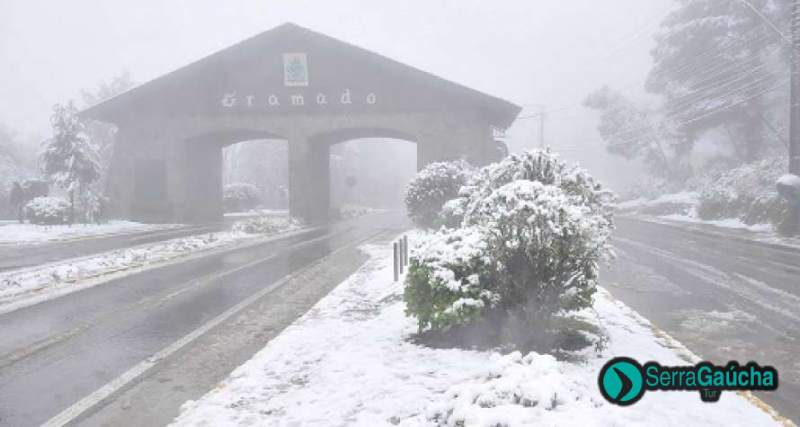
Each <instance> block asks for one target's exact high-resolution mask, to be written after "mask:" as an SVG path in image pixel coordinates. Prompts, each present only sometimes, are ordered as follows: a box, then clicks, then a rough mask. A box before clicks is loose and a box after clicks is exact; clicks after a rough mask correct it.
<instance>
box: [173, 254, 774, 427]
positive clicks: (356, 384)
mask: <svg viewBox="0 0 800 427" xmlns="http://www.w3.org/2000/svg"><path fill="white" fill-rule="evenodd" d="M363 249H364V250H365V251H366V252H367V253H368V254H369V255H370V256H371V259H370V260H369V261H368V262H367V263H366V264H365V265H364V266H363V267H362V268H361V269H360V270H359V271H358V272H357V273H355V274H354V275H352V276H351V277H350V278H348V279H347V280H346V281H344V282H343V283H342V284H341V285H339V286H338V287H337V288H336V289H335V290H334V291H333V292H331V293H330V294H329V295H328V296H326V297H325V298H324V299H323V300H321V301H320V302H319V303H318V304H317V305H315V307H314V308H312V309H311V310H310V311H309V312H308V313H307V314H306V315H304V316H303V317H302V318H300V319H299V320H298V321H296V322H295V323H294V324H293V325H292V326H290V327H289V328H287V329H286V330H285V331H284V332H283V333H282V334H281V335H280V336H278V337H277V338H275V339H274V340H273V341H271V342H270V343H269V344H268V345H267V346H266V347H265V348H264V349H263V350H261V351H260V352H259V353H257V354H256V355H255V356H254V357H253V358H252V359H251V360H250V361H248V362H247V363H245V364H244V365H242V366H240V367H239V368H237V369H236V370H235V371H234V372H233V373H232V374H231V375H230V377H229V378H228V379H227V380H225V381H224V382H223V383H221V384H220V385H219V386H218V387H216V388H215V389H214V390H212V391H211V392H209V393H208V394H206V395H205V396H204V397H202V398H201V399H200V400H199V401H196V402H191V401H190V402H187V403H186V404H185V405H184V406H183V408H182V412H181V415H180V416H179V417H178V418H177V419H176V420H175V422H174V423H173V425H176V426H222V425H252V426H255V425H259V426H261V425H280V426H292V425H297V426H300V425H302V426H306V425H321V426H328V425H364V426H377V425H402V426H417V425H436V424H437V423H440V424H444V425H459V422H463V425H467V426H473V425H476V426H484V425H486V426H489V425H498V424H499V425H511V426H515V425H539V424H543V425H581V426H584V425H631V424H634V425H772V424H775V422H774V421H773V419H772V417H771V416H770V415H769V414H767V413H765V412H763V411H762V410H760V409H758V408H757V407H756V406H754V405H753V404H751V403H749V402H748V401H747V400H746V399H745V398H743V397H741V396H739V395H737V394H734V393H730V392H723V394H722V398H721V400H720V401H719V402H718V403H716V404H707V403H702V402H701V401H700V398H699V396H698V394H697V393H686V392H671V393H647V394H645V396H644V398H643V399H642V400H641V401H639V402H638V403H636V404H635V405H634V406H631V407H624V408H623V407H617V406H614V405H611V404H609V403H607V402H606V401H605V400H604V399H603V398H602V397H601V395H600V392H599V391H598V389H597V374H598V372H599V370H600V367H601V366H602V364H603V363H604V362H605V361H607V360H608V359H609V358H610V357H613V356H622V355H624V356H630V357H634V358H637V359H639V360H643V361H646V360H657V361H660V362H662V363H663V364H686V363H687V362H688V361H693V360H695V356H693V355H692V354H691V353H690V352H689V351H688V350H686V349H685V348H683V347H682V346H681V345H680V344H679V343H677V342H675V341H674V340H672V339H671V338H669V337H667V336H666V335H664V334H663V333H660V332H658V331H655V330H654V329H653V328H652V327H651V326H650V324H649V323H648V322H647V321H646V320H645V319H643V318H641V317H640V316H638V315H637V314H636V313H635V312H633V311H632V310H631V309H629V308H628V307H626V306H625V305H624V304H622V303H620V302H618V301H616V300H614V299H613V297H611V295H610V294H609V293H608V292H606V291H605V290H602V289H601V290H600V291H599V292H598V293H597V294H596V299H595V307H594V310H587V311H586V312H584V313H583V315H585V316H586V317H587V318H588V319H591V320H592V321H593V322H595V323H596V324H598V325H600V326H601V327H602V328H603V329H604V330H605V331H606V333H607V335H608V339H609V342H608V345H607V348H606V349H605V350H604V351H603V352H602V353H601V354H594V353H593V350H587V351H586V355H587V356H588V357H587V360H586V361H585V362H580V363H569V362H562V361H557V360H555V359H554V358H553V357H551V356H548V355H539V354H535V353H534V354H530V355H527V356H525V357H522V355H520V354H518V353H512V354H510V355H505V356H501V355H498V354H495V353H492V352H481V351H464V350H456V349H432V348H427V347H423V346H419V345H415V344H413V343H412V342H410V341H409V340H408V337H409V336H410V335H411V334H412V333H413V332H414V331H415V330H416V323H415V321H414V320H412V319H409V318H407V317H406V316H405V314H404V304H403V302H402V284H400V283H393V282H392V280H391V273H392V272H391V268H392V260H391V256H390V255H391V252H390V251H389V250H387V248H386V247H383V246H382V247H378V246H372V245H368V246H365V247H364V248H363ZM515 396H516V397H515ZM514 401H516V402H520V403H513V402H514ZM522 402H528V405H527V406H523V404H522ZM533 402H536V404H535V405H533V404H532V403H533Z"/></svg>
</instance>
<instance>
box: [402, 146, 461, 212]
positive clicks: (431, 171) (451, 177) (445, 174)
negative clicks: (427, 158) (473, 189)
mask: <svg viewBox="0 0 800 427" xmlns="http://www.w3.org/2000/svg"><path fill="white" fill-rule="evenodd" d="M471 173H472V167H471V166H470V165H469V164H468V163H467V162H465V161H463V160H458V161H452V162H438V163H431V164H429V165H428V166H425V168H423V169H422V170H421V171H419V173H417V175H416V176H415V177H414V179H412V180H411V182H410V183H409V184H408V188H407V189H406V197H405V203H406V209H407V210H408V215H409V216H410V217H411V220H412V221H413V222H414V224H416V225H417V226H418V227H422V228H431V227H434V226H436V225H437V221H438V218H439V214H440V212H441V210H442V206H443V205H444V204H445V202H447V201H448V200H450V199H453V198H455V197H456V196H457V195H458V191H459V189H460V188H461V186H462V185H464V184H465V183H466V182H467V180H468V179H469V176H470V175H471Z"/></svg>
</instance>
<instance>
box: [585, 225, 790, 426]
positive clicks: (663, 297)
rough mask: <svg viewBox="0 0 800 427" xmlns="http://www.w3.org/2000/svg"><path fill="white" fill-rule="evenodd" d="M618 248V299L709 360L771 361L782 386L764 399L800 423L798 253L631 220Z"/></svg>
mask: <svg viewBox="0 0 800 427" xmlns="http://www.w3.org/2000/svg"><path fill="white" fill-rule="evenodd" d="M614 246H615V248H616V251H617V255H618V259H617V260H616V261H615V262H614V263H613V264H612V266H611V267H610V268H607V269H606V271H604V272H603V274H602V276H601V281H602V282H603V284H604V286H606V287H607V288H608V290H609V291H610V292H611V293H612V294H613V295H614V296H615V297H617V298H619V299H620V300H622V301H623V302H625V303H626V304H628V305H629V306H631V307H632V308H634V309H635V310H636V311H638V312H639V313H640V314H641V315H643V316H644V317H646V318H648V319H649V320H650V321H652V322H653V323H654V324H655V325H656V326H657V327H659V328H660V329H663V330H664V331H666V332H667V333H669V334H670V335H672V336H673V337H675V338H677V339H678V340H679V341H681V342H682V343H683V344H684V345H686V346H687V347H688V348H689V349H690V350H692V351H693V352H694V353H695V354H697V355H698V356H700V357H701V358H703V359H707V360H712V361H714V362H716V363H726V362H727V361H729V360H737V361H739V362H741V363H744V362H747V361H750V360H753V361H756V362H758V363H759V364H761V365H765V364H768V365H773V366H774V367H775V368H777V369H778V373H779V378H780V386H779V389H778V390H777V391H775V392H770V393H758V396H759V397H760V398H761V399H763V400H764V401H766V402H767V403H769V404H770V405H772V406H773V407H774V408H776V409H777V410H778V411H779V412H780V414H781V415H783V416H786V417H788V418H791V419H792V420H793V421H795V423H798V422H800V407H798V405H797V403H798V402H800V357H798V355H800V250H798V249H790V248H781V247H778V246H774V245H764V244H759V243H752V242H747V241H745V240H741V239H736V238H725V237H721V236H719V235H714V234H708V233H705V232H702V231H698V230H696V229H691V228H687V227H685V226H672V225H666V224H658V223H654V222H649V221H643V220H639V219H635V218H626V217H619V218H617V231H616V232H615V235H614Z"/></svg>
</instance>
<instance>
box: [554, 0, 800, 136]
mask: <svg viewBox="0 0 800 427" xmlns="http://www.w3.org/2000/svg"><path fill="white" fill-rule="evenodd" d="M796 1H800V0H796ZM546 112H547V110H546V109H545V107H544V105H540V106H539V148H540V149H542V150H544V116H545V113H546Z"/></svg>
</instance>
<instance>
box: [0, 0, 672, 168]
mask: <svg viewBox="0 0 800 427" xmlns="http://www.w3.org/2000/svg"><path fill="white" fill-rule="evenodd" d="M670 6H671V1H670V0H645V1H642V0H602V1H598V0H571V1H556V0H518V1H492V2H487V1H478V0H422V1H419V0H402V1H382V0H336V1H330V0H324V1H302V0H284V1H274V0H261V1H229V2H220V1H218V0H217V1H211V0H191V1H189V0H180V1H156V0H137V1H131V0H128V1H119V0H105V1H101V0H95V1H86V0H71V1H55V0H51V1H43V0H0V123H3V124H5V125H6V126H8V127H10V128H12V129H13V130H16V131H17V132H19V133H20V134H23V135H28V136H32V135H36V136H41V135H46V134H47V133H48V132H49V125H48V116H49V113H50V108H51V106H52V105H53V104H54V103H57V102H64V101H65V100H67V99H69V98H76V99H77V98H78V96H79V93H80V90H81V89H87V88H92V87H95V86H96V85H97V84H98V83H99V82H100V81H102V80H106V79H108V78H110V77H111V76H113V75H115V74H119V73H120V72H122V71H124V70H128V71H130V72H131V74H132V76H133V78H134V79H135V80H136V81H137V82H138V83H142V82H145V81H147V80H150V79H152V78H155V77H158V76H159V75H161V74H164V73H166V72H168V71H171V70H173V69H176V68H178V67H181V66H183V65H185V64H187V63H189V62H191V61H194V60H196V59H199V58H201V57H203V56H206V55H208V54H211V53H213V52H215V51H217V50H220V49H223V48H225V47H227V46H229V45H231V44H234V43H236V42H238V41H241V40H243V39H245V38H247V37H250V36H252V35H255V34H258V33H260V32H262V31H265V30H268V29H270V28H272V27H274V26H277V25H280V24H282V23H284V22H287V21H291V22H295V23H297V24H299V25H301V26H305V27H308V28H310V29H313V30H316V31H319V32H323V33H326V34H328V35H331V36H333V37H336V38H340V39H342V40H345V41H347V42H350V43H353V44H356V45H359V46H362V47H365V48H367V49H370V50H374V51H376V52H378V53H381V54H384V55H386V56H389V57H391V58H394V59H397V60H399V61H401V62H405V63H407V64H409V65H412V66H415V67H418V68H421V69H423V70H426V71H430V72H432V73H434V74H437V75H440V76H442V77H445V78H448V79H451V80H454V81H456V82H459V83H462V84H465V85H467V86H471V87H474V88H476V89H478V90H482V91H485V92H488V93H490V94H492V95H496V96H499V97H502V98H505V99H508V100H510V101H512V102H515V103H518V104H521V105H528V104H545V105H546V106H547V107H548V108H549V109H554V110H558V111H556V112H554V113H553V114H552V115H551V116H550V117H549V119H548V122H547V128H546V132H545V134H546V137H547V143H548V144H550V145H552V146H553V147H554V148H557V149H562V150H563V151H564V153H565V156H566V157H572V158H574V159H576V160H580V161H582V163H584V164H585V165H586V166H587V167H590V168H591V167H592V166H594V167H595V168H598V169H611V168H610V167H607V165H608V164H609V163H608V162H614V163H618V162H617V161H616V160H613V159H609V158H608V156H606V155H604V149H603V146H602V143H601V142H600V140H599V137H598V136H597V133H596V131H595V130H594V126H595V124H596V123H595V121H594V120H593V119H592V118H593V114H592V113H590V112H587V111H585V110H584V109H583V108H581V107H580V106H579V103H580V102H581V101H582V100H583V98H584V97H585V96H586V94H587V93H588V92H590V91H591V90H593V89H595V88H597V87H599V86H601V85H603V84H609V85H612V86H615V87H618V88H622V89H626V90H628V91H629V93H630V94H631V95H634V96H637V95H638V94H641V93H642V90H641V84H642V81H643V79H644V76H645V74H646V72H647V69H648V68H649V64H650V58H649V54H648V50H649V48H650V47H651V45H652V37H651V36H652V33H653V31H655V30H656V29H657V26H658V22H659V21H660V18H661V17H663V16H664V15H665V14H666V13H667V12H668V11H669V7H670ZM533 111H535V110H526V111H523V113H522V114H523V115H524V114H528V113H531V112H533ZM537 132H538V124H537V123H535V121H534V120H527V121H521V122H520V123H519V124H517V125H515V126H514V127H513V128H512V129H511V132H510V135H511V137H512V146H513V147H514V148H521V147H523V146H529V145H533V144H535V143H536V142H537V138H538V136H537ZM624 165H628V164H627V163H624ZM593 172H595V173H596V174H597V175H599V176H601V177H604V175H606V173H604V172H603V171H593ZM605 178H606V179H610V180H617V178H615V177H608V176H605Z"/></svg>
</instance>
